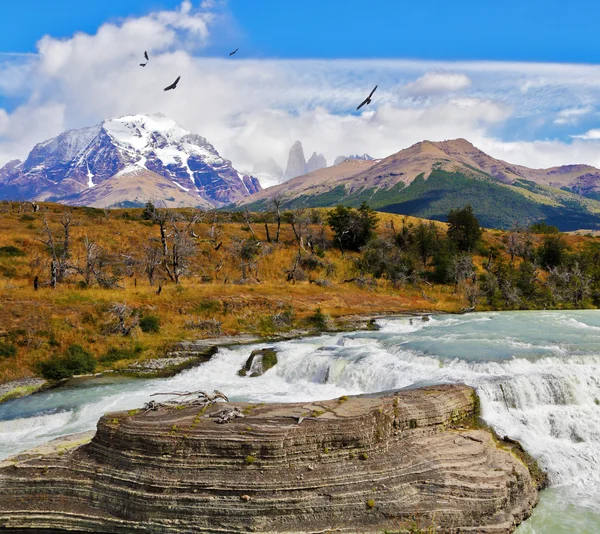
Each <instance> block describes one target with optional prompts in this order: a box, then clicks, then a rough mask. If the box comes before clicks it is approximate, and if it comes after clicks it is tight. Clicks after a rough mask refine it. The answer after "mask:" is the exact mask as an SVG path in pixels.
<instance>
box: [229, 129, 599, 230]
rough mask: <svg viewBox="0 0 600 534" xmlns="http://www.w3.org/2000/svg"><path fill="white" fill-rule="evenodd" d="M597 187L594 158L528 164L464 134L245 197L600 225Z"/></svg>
mask: <svg viewBox="0 0 600 534" xmlns="http://www.w3.org/2000/svg"><path fill="white" fill-rule="evenodd" d="M431 178H433V179H431ZM557 185H559V186H560V187H556V186H557ZM598 192H600V170H598V169H596V168H594V167H592V166H589V165H567V166H563V167H551V168H548V169H529V168H527V167H524V166H519V165H512V164H510V163H507V162H505V161H502V160H499V159H496V158H493V157H492V156H489V155H488V154H486V153H485V152H483V151H481V150H480V149H478V148H477V147H475V146H474V145H473V144H472V143H470V142H469V141H467V140H466V139H462V138H459V139H454V140H448V141H441V142H433V141H421V142H419V143H415V144H414V145H412V146H410V147H408V148H405V149H403V150H400V151H399V152H396V153H395V154H392V155H390V156H388V157H387V158H383V159H381V160H370V161H359V160H354V161H352V160H346V161H343V162H342V163H339V164H338V165H334V166H332V167H328V168H326V169H320V170H317V171H314V172H312V173H309V174H306V175H303V176H298V177H296V178H293V179H291V180H289V181H288V182H285V183H283V184H281V185H279V186H276V187H271V188H268V189H265V190H263V191H261V192H258V193H256V194H254V195H252V196H250V197H248V198H246V199H244V200H242V201H241V202H240V203H239V204H240V205H244V206H247V207H249V208H250V209H257V210H258V209H265V207H266V206H267V205H268V204H269V202H270V201H271V200H272V199H273V198H274V197H280V198H282V199H284V206H285V207H286V208H291V207H310V206H314V207H317V206H319V207H326V206H333V205H335V204H338V203H344V204H348V205H358V204H360V203H361V202H363V201H367V202H368V203H369V204H370V205H371V206H372V207H374V208H376V209H379V210H381V211H390V212H393V213H405V214H407V215H415V216H420V217H427V218H433V219H438V220H445V217H446V215H447V213H448V211H449V210H450V209H452V208H455V207H461V206H462V205H464V204H465V203H466V201H471V203H472V204H475V205H474V206H473V207H474V209H475V211H476V214H477V215H478V216H479V217H480V218H481V220H482V222H483V224H487V225H489V226H492V227H504V228H506V227H509V226H512V225H513V224H515V223H517V224H529V223H531V222H535V221H537V220H549V221H552V223H553V224H557V225H558V226H559V227H561V228H563V229H568V230H575V229H578V228H582V227H585V228H592V229H594V228H600V202H598V201H597V200H595V195H596V194H597V193H598ZM582 193H584V194H586V195H589V197H588V196H585V195H584V194H582ZM561 216H564V217H563V218H564V220H561ZM586 225H587V226H586Z"/></svg>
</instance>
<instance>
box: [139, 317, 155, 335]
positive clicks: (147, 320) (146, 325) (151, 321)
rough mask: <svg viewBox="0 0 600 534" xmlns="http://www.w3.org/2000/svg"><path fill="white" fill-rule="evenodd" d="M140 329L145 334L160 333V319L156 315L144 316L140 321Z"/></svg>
mask: <svg viewBox="0 0 600 534" xmlns="http://www.w3.org/2000/svg"><path fill="white" fill-rule="evenodd" d="M140 328H141V329H142V332H145V333H146V334H151V333H157V332H159V331H160V319H159V318H158V317H157V316H156V315H146V316H144V317H142V318H141V319H140Z"/></svg>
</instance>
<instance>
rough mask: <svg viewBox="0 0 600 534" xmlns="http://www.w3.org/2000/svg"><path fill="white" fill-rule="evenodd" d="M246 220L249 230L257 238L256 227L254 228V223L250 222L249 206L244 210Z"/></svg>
mask: <svg viewBox="0 0 600 534" xmlns="http://www.w3.org/2000/svg"><path fill="white" fill-rule="evenodd" d="M244 220H245V221H246V226H248V230H250V233H251V234H252V237H253V238H254V239H256V234H255V233H254V228H252V223H251V222H250V212H249V211H248V208H246V209H245V210H244Z"/></svg>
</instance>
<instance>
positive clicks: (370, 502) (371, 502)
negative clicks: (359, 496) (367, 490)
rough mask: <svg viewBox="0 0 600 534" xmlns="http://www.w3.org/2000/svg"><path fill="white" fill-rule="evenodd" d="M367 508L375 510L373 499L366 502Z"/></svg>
mask: <svg viewBox="0 0 600 534" xmlns="http://www.w3.org/2000/svg"><path fill="white" fill-rule="evenodd" d="M367 508H375V501H374V500H373V499H369V500H368V501H367Z"/></svg>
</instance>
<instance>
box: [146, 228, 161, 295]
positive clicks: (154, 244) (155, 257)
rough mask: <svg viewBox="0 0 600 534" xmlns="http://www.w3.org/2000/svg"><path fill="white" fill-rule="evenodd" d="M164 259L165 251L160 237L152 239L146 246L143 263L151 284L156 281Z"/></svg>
mask: <svg viewBox="0 0 600 534" xmlns="http://www.w3.org/2000/svg"><path fill="white" fill-rule="evenodd" d="M162 261H163V251H162V250H161V246H160V241H159V240H158V239H150V242H149V243H148V244H147V245H146V246H145V247H144V259H143V264H144V272H145V273H146V276H147V277H148V282H149V283H150V285H151V286H153V285H154V282H155V281H156V275H157V273H158V269H159V267H160V264H161V263H162Z"/></svg>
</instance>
